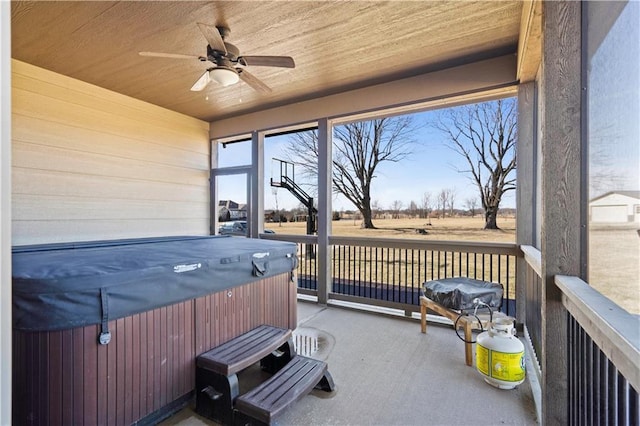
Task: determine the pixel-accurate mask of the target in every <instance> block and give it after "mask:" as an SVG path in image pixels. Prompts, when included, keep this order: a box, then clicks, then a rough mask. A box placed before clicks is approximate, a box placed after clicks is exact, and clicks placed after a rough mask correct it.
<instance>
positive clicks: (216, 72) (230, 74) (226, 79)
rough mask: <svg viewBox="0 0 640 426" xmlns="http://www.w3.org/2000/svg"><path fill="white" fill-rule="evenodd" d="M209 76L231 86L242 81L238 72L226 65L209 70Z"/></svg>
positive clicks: (219, 82) (220, 83) (223, 84)
mask: <svg viewBox="0 0 640 426" xmlns="http://www.w3.org/2000/svg"><path fill="white" fill-rule="evenodd" d="M209 77H211V80H213V81H215V82H216V83H218V84H219V85H221V86H225V87H226V86H231V85H233V84H236V83H237V82H238V81H240V76H239V75H238V73H237V72H236V71H235V70H233V69H231V68H226V67H217V68H214V69H212V70H211V71H210V72H209Z"/></svg>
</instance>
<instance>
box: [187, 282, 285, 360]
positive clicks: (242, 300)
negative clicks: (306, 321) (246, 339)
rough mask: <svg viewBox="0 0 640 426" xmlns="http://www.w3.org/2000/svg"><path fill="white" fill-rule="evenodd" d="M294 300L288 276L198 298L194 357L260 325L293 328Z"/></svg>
mask: <svg viewBox="0 0 640 426" xmlns="http://www.w3.org/2000/svg"><path fill="white" fill-rule="evenodd" d="M296 298H297V293H296V286H295V284H294V283H293V282H292V281H291V275H290V274H280V275H276V276H274V277H269V278H264V279H262V280H260V281H258V282H255V283H252V284H246V285H243V286H238V287H235V288H233V289H230V290H227V291H221V292H218V293H214V294H210V295H208V296H205V297H200V298H198V299H197V300H196V304H195V322H196V328H195V329H196V342H195V344H196V353H197V354H201V353H203V352H206V351H208V350H209V349H212V348H215V347H216V346H218V345H221V344H223V343H225V342H228V341H229V340H231V339H233V338H235V337H238V336H239V335H241V334H244V333H246V332H247V331H250V330H252V329H254V328H256V327H258V326H259V325H262V324H267V325H273V326H275V327H280V328H290V329H294V328H296V323H297V307H296Z"/></svg>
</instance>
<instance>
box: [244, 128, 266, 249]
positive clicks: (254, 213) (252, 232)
mask: <svg viewBox="0 0 640 426" xmlns="http://www.w3.org/2000/svg"><path fill="white" fill-rule="evenodd" d="M249 179H250V180H251V182H250V186H249V187H250V188H251V202H250V203H249V206H250V210H251V211H249V212H247V213H248V215H249V216H248V220H247V225H248V226H249V237H251V238H258V236H259V234H260V233H262V232H263V231H264V133H263V132H253V133H251V177H250V178H249Z"/></svg>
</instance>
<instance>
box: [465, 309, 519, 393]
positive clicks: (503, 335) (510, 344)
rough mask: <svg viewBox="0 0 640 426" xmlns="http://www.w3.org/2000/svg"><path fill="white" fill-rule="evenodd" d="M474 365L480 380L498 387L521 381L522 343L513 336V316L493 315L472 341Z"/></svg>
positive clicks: (505, 387)
mask: <svg viewBox="0 0 640 426" xmlns="http://www.w3.org/2000/svg"><path fill="white" fill-rule="evenodd" d="M476 368H477V370H478V371H479V372H480V374H482V375H483V377H484V380H485V381H486V382H487V383H489V384H490V385H492V386H495V387H497V388H500V389H513V388H515V387H516V386H517V385H519V384H520V383H522V382H524V377H525V368H524V345H523V344H522V342H521V341H520V340H518V338H517V337H516V336H515V328H514V327H513V318H509V317H503V318H497V319H496V320H495V321H493V322H491V323H490V324H489V329H488V330H487V331H485V332H483V333H480V335H479V336H478V338H477V340H476Z"/></svg>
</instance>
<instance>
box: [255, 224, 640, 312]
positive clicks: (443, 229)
mask: <svg viewBox="0 0 640 426" xmlns="http://www.w3.org/2000/svg"><path fill="white" fill-rule="evenodd" d="M373 223H374V225H375V226H376V227H377V229H363V228H361V226H360V225H361V221H359V220H339V221H332V234H333V235H336V236H352V237H376V238H406V239H417V240H423V241H428V240H447V241H477V242H501V243H514V242H515V240H516V237H515V235H516V221H515V218H513V217H498V226H499V227H500V229H499V230H484V229H482V228H483V226H484V220H483V218H482V217H481V216H476V217H475V218H470V217H460V218H445V219H431V220H429V219H376V220H374V221H373ZM265 226H266V227H267V228H270V229H272V230H274V231H275V232H276V233H278V234H293V235H304V234H305V232H306V223H304V222H289V223H282V224H278V223H268V224H266V225H265ZM422 232H424V233H422ZM589 252H590V253H589V265H590V269H589V283H590V284H591V285H592V286H593V287H594V288H596V289H597V290H598V291H600V292H601V293H602V294H604V295H605V296H607V297H608V298H610V299H611V300H613V301H614V302H616V303H617V304H619V305H620V306H622V307H623V308H624V309H626V310H627V311H629V312H630V313H632V314H640V238H639V235H638V232H637V226H636V227H634V226H626V227H606V228H602V227H601V228H592V229H591V230H590V233H589Z"/></svg>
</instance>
